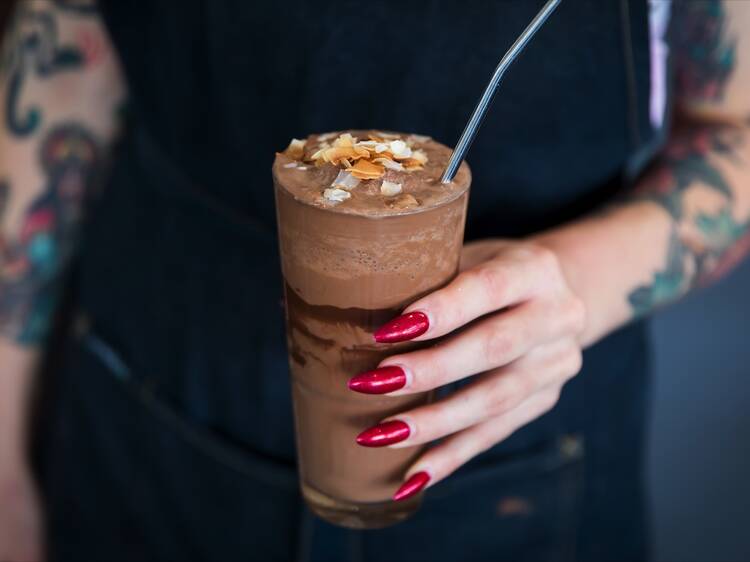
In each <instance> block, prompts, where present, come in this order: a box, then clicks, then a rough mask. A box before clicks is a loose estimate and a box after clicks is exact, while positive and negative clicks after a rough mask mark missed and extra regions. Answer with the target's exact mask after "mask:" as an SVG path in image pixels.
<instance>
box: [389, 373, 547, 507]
mask: <svg viewBox="0 0 750 562" xmlns="http://www.w3.org/2000/svg"><path fill="white" fill-rule="evenodd" d="M559 395H560V389H559V388H558V387H554V388H550V389H548V390H546V391H545V392H543V393H538V394H535V395H533V396H532V397H530V398H529V399H528V400H526V401H525V402H523V403H522V404H520V405H519V406H517V407H516V408H515V409H513V410H511V411H510V412H507V413H505V414H502V415H500V416H497V417H495V418H491V419H489V420H486V421H485V422H483V423H481V424H479V425H476V426H474V427H471V428H469V429H465V430H464V431H461V432H460V433H456V434H455V435H453V436H451V437H449V438H447V439H446V440H445V441H443V442H442V443H440V445H437V446H436V447H434V448H432V449H430V450H428V451H427V452H426V453H425V454H424V455H422V456H421V457H420V458H419V459H418V460H417V462H416V463H414V465H412V467H411V468H410V469H409V471H408V472H407V475H406V478H405V482H404V485H402V487H401V488H400V489H399V490H398V491H397V492H396V494H394V499H398V500H403V499H406V498H407V497H411V496H413V495H414V494H416V493H417V492H419V491H420V490H422V489H424V488H426V487H429V486H432V485H434V484H436V483H437V482H440V481H441V480H443V479H444V478H445V477H446V476H448V475H450V474H451V473H453V472H454V471H455V470H457V469H458V468H459V467H460V466H462V465H463V464H465V463H466V462H468V461H469V460H471V459H473V458H474V457H476V456H477V455H479V454H480V453H482V452H484V451H486V450H487V449H489V448H490V447H492V446H494V445H496V444H497V443H499V442H501V441H503V440H505V439H507V438H508V437H509V436H510V435H512V434H513V433H514V432H515V431H516V430H517V429H520V428H521V427H523V426H524V425H526V424H528V423H530V422H531V421H533V420H535V419H537V418H538V417H540V416H542V415H543V414H545V413H547V412H548V411H550V410H551V409H552V408H553V407H554V406H555V404H556V403H557V400H558V398H559ZM417 483H420V484H421V486H415V485H414V484H417Z"/></svg>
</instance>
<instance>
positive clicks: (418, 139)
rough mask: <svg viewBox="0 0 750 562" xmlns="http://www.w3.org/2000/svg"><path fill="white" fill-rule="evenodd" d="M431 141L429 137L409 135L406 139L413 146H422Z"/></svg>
mask: <svg viewBox="0 0 750 562" xmlns="http://www.w3.org/2000/svg"><path fill="white" fill-rule="evenodd" d="M431 139H432V137H428V136H427V135H409V136H408V137H406V141H407V142H410V143H412V144H422V143H425V142H427V141H429V140H431Z"/></svg>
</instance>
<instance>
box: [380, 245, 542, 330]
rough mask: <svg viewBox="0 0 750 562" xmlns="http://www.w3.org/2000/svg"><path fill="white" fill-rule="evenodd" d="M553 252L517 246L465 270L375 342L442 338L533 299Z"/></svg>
mask: <svg viewBox="0 0 750 562" xmlns="http://www.w3.org/2000/svg"><path fill="white" fill-rule="evenodd" d="M548 252H549V251H548V250H545V249H540V248H527V247H523V248H514V249H512V250H510V251H507V252H503V253H502V254H501V255H498V256H497V257H495V258H494V259H492V260H489V261H486V262H484V263H482V264H480V265H479V266H477V267H474V268H472V269H469V270H467V271H464V272H463V273H461V274H459V275H458V277H456V278H455V279H454V280H453V281H452V282H451V283H449V284H448V285H446V286H445V287H443V288H442V289H439V290H437V291H435V292H433V293H430V294H429V295H426V296H425V297H422V298H421V299H419V300H418V301H416V302H414V303H412V304H411V305H409V306H408V307H407V308H406V309H405V310H404V313H403V315H401V316H399V317H398V318H395V319H393V320H391V321H390V322H388V323H387V324H385V325H383V326H382V327H380V328H379V329H378V330H377V331H376V332H375V334H374V337H375V341H377V342H378V343H394V342H399V341H406V340H412V341H421V340H428V339H432V338H437V337H440V336H443V335H445V334H447V333H449V332H452V331H453V330H455V329H457V328H460V327H461V326H463V325H465V324H468V323H469V322H471V321H472V320H475V319H477V318H479V317H480V316H484V315H485V314H488V313H490V312H494V311H496V310H501V309H503V308H506V307H508V306H512V305H515V304H519V303H521V302H523V301H525V300H528V299H529V298H530V297H531V296H532V295H533V294H534V293H535V291H536V290H537V287H538V285H539V282H540V280H541V278H542V277H543V275H542V268H543V267H544V265H545V264H546V263H547V262H548V261H549V259H548V258H549V256H548V255H547V253H548ZM549 253H550V254H551V252H549ZM552 258H553V259H554V256H552Z"/></svg>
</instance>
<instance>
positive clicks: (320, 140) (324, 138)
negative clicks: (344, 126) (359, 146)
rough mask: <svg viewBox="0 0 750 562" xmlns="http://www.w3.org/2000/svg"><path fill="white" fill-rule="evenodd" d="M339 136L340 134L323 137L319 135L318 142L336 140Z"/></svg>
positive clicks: (328, 134)
mask: <svg viewBox="0 0 750 562" xmlns="http://www.w3.org/2000/svg"><path fill="white" fill-rule="evenodd" d="M337 136H339V134H338V133H325V134H323V135H318V142H322V141H328V140H331V139H335V138H336V137H337Z"/></svg>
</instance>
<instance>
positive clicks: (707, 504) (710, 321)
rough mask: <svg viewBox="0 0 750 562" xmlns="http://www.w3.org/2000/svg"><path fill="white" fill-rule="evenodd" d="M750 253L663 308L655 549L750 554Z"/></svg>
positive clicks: (720, 561)
mask: <svg viewBox="0 0 750 562" xmlns="http://www.w3.org/2000/svg"><path fill="white" fill-rule="evenodd" d="M749 297H750V262H748V261H746V262H745V263H744V264H743V265H742V266H741V267H740V268H739V269H738V270H736V271H735V272H734V274H732V275H731V276H730V277H728V278H727V279H725V280H723V281H722V282H720V283H718V284H717V285H714V286H713V287H711V288H709V289H708V290H705V291H703V292H701V293H697V294H694V295H693V296H691V297H690V298H688V300H687V301H684V302H682V303H679V304H677V305H675V306H674V307H672V308H670V309H667V310H665V311H663V312H662V313H661V314H659V315H658V316H657V317H656V318H655V320H654V323H653V333H654V340H655V356H656V376H655V378H654V393H653V400H652V416H651V443H650V450H649V465H648V476H649V482H650V486H651V490H650V491H651V497H652V507H653V524H654V525H653V527H654V547H655V559H656V560H657V561H659V562H693V561H695V562H733V561H743V562H746V561H748V560H750V526H749V523H750V483H749V482H748V479H749V478H750V407H749V406H750V298H749Z"/></svg>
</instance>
